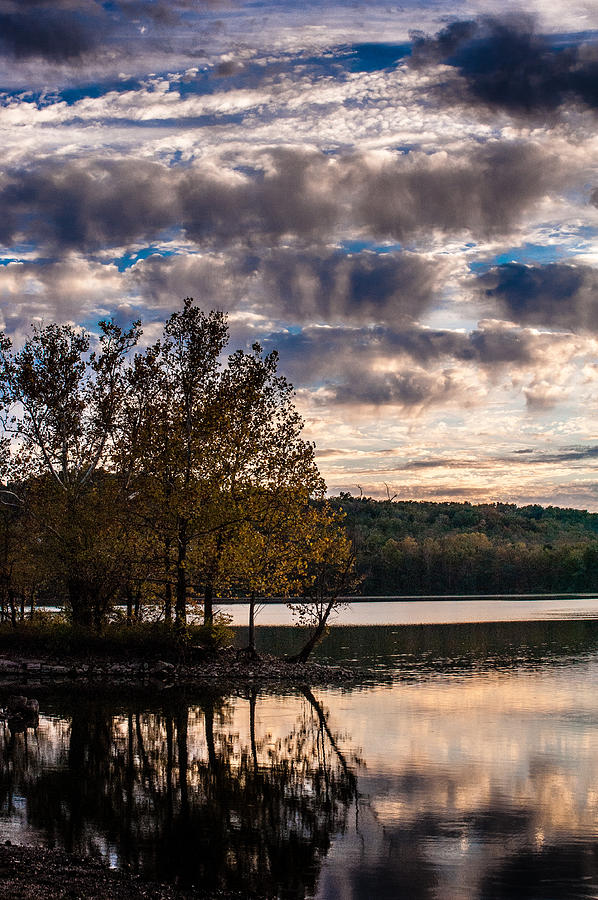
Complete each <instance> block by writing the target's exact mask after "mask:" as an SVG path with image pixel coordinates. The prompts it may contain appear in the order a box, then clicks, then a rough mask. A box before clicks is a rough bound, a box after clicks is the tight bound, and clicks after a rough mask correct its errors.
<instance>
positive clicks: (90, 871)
mask: <svg viewBox="0 0 598 900" xmlns="http://www.w3.org/2000/svg"><path fill="white" fill-rule="evenodd" d="M0 872H1V873H2V895H3V897H5V898H7V900H63V898H64V900H67V898H69V900H72V898H73V897H75V898H85V900H142V898H147V900H191V898H195V900H250V898H251V900H259V898H258V897H257V896H256V895H252V894H247V893H246V892H244V893H243V894H239V893H234V892H232V893H231V892H229V891H218V892H217V893H216V894H214V893H213V892H206V891H202V889H201V887H199V886H194V885H192V886H189V887H182V886H181V887H179V886H178V885H170V884H167V883H160V882H156V881H151V880H146V879H144V878H143V876H141V875H136V874H134V873H132V872H127V871H124V870H116V869H111V868H109V866H108V865H107V864H106V863H105V862H104V861H102V860H97V859H93V858H91V857H81V856H77V855H75V854H72V853H67V852H66V851H64V850H58V849H54V848H49V847H43V846H40V845H29V844H13V843H12V842H11V841H6V842H4V843H1V844H0ZM262 900H263V898H262Z"/></svg>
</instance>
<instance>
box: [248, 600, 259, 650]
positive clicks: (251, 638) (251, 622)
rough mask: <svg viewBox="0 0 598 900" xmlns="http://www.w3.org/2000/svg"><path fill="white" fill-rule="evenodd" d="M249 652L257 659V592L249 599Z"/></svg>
mask: <svg viewBox="0 0 598 900" xmlns="http://www.w3.org/2000/svg"><path fill="white" fill-rule="evenodd" d="M247 650H248V652H249V655H250V656H252V657H253V658H256V657H257V650H256V648H255V591H252V592H251V596H250V598H249V640H248V643H247Z"/></svg>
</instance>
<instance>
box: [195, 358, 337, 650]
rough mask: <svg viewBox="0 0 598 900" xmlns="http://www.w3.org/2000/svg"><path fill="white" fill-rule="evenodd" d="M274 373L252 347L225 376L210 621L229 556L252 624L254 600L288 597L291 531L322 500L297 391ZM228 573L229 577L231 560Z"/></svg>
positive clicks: (207, 599) (207, 598) (207, 602)
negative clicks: (274, 595) (314, 502)
mask: <svg viewBox="0 0 598 900" xmlns="http://www.w3.org/2000/svg"><path fill="white" fill-rule="evenodd" d="M277 366H278V353H277V352H276V351H273V352H271V353H268V354H266V355H263V354H262V349H261V347H260V345H259V344H254V345H253V347H252V350H251V353H246V352H244V351H242V350H239V351H237V352H236V353H233V354H232V355H231V356H230V357H229V359H228V364H227V366H226V368H225V369H224V371H223V372H222V376H221V380H220V389H219V400H218V408H219V410H220V414H221V416H222V421H221V423H220V427H219V429H218V433H217V435H216V440H217V448H218V458H219V460H220V466H221V469H220V493H219V502H217V503H215V504H214V512H215V514H216V519H215V521H214V522H213V525H212V532H213V534H215V535H216V536H215V540H213V541H212V542H211V544H210V543H209V542H208V547H209V546H211V547H212V555H211V558H210V559H209V561H208V563H207V565H206V566H205V568H204V580H205V591H204V609H205V620H206V622H210V621H211V619H212V613H213V610H212V600H213V595H214V584H215V579H216V576H217V574H218V572H219V571H222V570H223V565H222V563H223V559H224V557H225V556H226V555H227V554H228V555H229V557H230V555H231V553H232V554H233V555H236V557H237V563H236V565H235V566H234V568H235V569H236V571H237V572H239V577H238V578H237V579H236V581H237V586H240V587H241V589H242V590H244V591H246V592H247V593H248V594H249V597H250V610H251V613H250V618H251V619H252V622H253V613H254V611H255V597H256V595H260V594H262V595H263V594H264V593H270V592H271V591H273V590H274V591H275V592H280V593H285V591H286V588H287V587H288V583H289V572H290V570H291V569H292V567H293V565H295V564H296V554H295V555H294V556H293V558H292V559H291V558H290V556H289V550H290V548H292V546H293V541H292V535H291V529H292V527H293V526H294V525H296V524H297V519H298V516H299V515H300V513H301V511H303V510H305V509H306V508H307V505H308V503H309V500H310V499H311V498H320V499H321V498H322V497H323V494H324V490H325V485H324V482H323V480H322V477H321V475H320V473H319V471H318V468H317V465H316V462H315V458H314V446H313V444H311V443H310V442H308V441H306V440H304V438H303V437H302V434H301V432H302V429H303V420H302V419H301V416H300V415H299V413H298V412H297V410H296V408H295V406H294V402H293V399H294V391H293V387H292V385H291V384H290V383H289V382H288V381H287V380H286V378H284V377H283V376H281V375H279V374H278V371H277ZM239 550H240V553H239ZM226 568H228V570H229V571H230V569H231V564H230V561H229V562H228V565H227V566H226V567H224V569H225V570H226ZM252 635H253V629H252V628H250V637H251V636H252ZM253 650H255V647H253Z"/></svg>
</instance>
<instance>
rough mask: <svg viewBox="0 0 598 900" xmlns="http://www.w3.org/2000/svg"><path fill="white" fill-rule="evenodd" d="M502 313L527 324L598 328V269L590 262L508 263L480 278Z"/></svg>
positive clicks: (488, 295)
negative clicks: (568, 263)
mask: <svg viewBox="0 0 598 900" xmlns="http://www.w3.org/2000/svg"><path fill="white" fill-rule="evenodd" d="M478 282H479V285H480V288H481V292H482V294H483V296H484V297H486V298H487V299H489V300H492V301H493V302H495V303H496V304H497V306H498V308H499V310H500V311H501V313H502V314H504V315H506V316H508V318H509V319H511V320H513V321H515V322H520V323H523V324H527V325H542V326H545V327H549V328H561V329H567V330H571V331H578V330H589V331H596V330H597V329H598V272H597V271H596V269H593V268H592V267H591V266H584V265H567V264H565V263H549V264H547V265H544V266H526V265H522V264H521V263H515V262H513V263H506V264H504V265H500V266H495V267H494V268H492V269H491V270H490V271H489V272H487V273H485V274H484V275H481V276H480V277H479V279H478Z"/></svg>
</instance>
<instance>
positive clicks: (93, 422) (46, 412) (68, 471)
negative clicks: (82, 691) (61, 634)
mask: <svg viewBox="0 0 598 900" xmlns="http://www.w3.org/2000/svg"><path fill="white" fill-rule="evenodd" d="M99 329H100V333H99V337H98V339H97V347H96V349H95V350H93V351H92V352H91V353H90V352H89V351H90V345H91V339H90V336H89V335H88V334H87V333H85V332H82V331H78V330H76V329H75V328H73V327H72V326H70V325H56V324H51V325H47V326H44V327H41V326H34V327H33V333H32V335H31V337H30V338H28V339H27V341H26V342H25V344H24V346H23V347H22V348H21V349H20V350H19V351H16V352H15V351H14V350H13V348H12V344H11V341H10V339H9V338H7V337H6V336H5V335H0V408H1V423H2V425H3V427H4V431H5V433H6V434H7V435H10V436H11V437H12V448H11V452H10V454H9V456H8V457H7V459H6V466H5V468H6V473H5V478H6V481H5V484H6V488H5V490H4V492H3V496H4V499H5V500H7V501H8V502H11V503H17V504H20V505H21V506H22V508H23V509H24V511H25V512H26V514H27V515H28V516H29V517H31V518H32V519H34V520H35V522H36V525H37V527H38V528H39V531H40V534H41V535H42V537H43V539H44V542H45V546H44V547H42V548H40V549H41V550H42V551H43V550H44V549H45V551H46V552H48V553H51V554H53V556H54V558H55V560H56V568H57V570H58V571H59V573H60V576H61V579H62V581H63V583H64V585H65V588H66V590H67V593H68V599H69V604H70V609H71V613H72V616H73V621H75V622H76V623H78V624H81V625H92V624H93V625H95V626H96V627H97V628H99V627H101V624H102V622H103V619H104V616H105V613H106V610H107V607H108V604H109V602H110V600H111V598H112V597H113V596H114V587H113V583H112V581H113V579H112V576H113V575H114V567H113V565H112V563H116V567H117V568H118V565H119V562H117V560H118V559H119V558H120V557H121V556H122V549H123V541H122V534H121V533H119V535H118V538H116V534H115V532H114V529H113V530H112V531H108V532H107V531H106V529H105V528H104V527H103V526H104V525H105V521H106V518H110V516H109V514H108V506H110V508H111V509H114V508H115V504H119V503H122V502H123V496H122V492H121V491H119V489H118V485H117V481H116V480H115V479H114V478H113V479H110V478H107V477H106V473H105V471H104V467H109V464H110V456H111V449H112V447H111V443H112V438H113V433H114V427H115V423H116V419H117V415H118V411H119V408H120V405H121V404H122V402H123V397H124V393H125V389H126V382H125V377H124V367H125V362H126V358H127V355H128V353H129V351H130V350H131V348H132V347H133V346H134V345H135V344H136V342H137V340H138V339H139V336H140V333H141V332H140V328H139V323H134V324H133V325H132V326H131V328H129V329H127V330H123V329H121V328H120V327H119V326H118V325H116V324H115V323H114V322H105V321H104V322H100V323H99ZM9 484H10V485H12V488H11V489H9V488H8V485H9ZM19 486H20V487H19ZM25 487H26V488H27V490H24V488H25ZM98 515H101V519H100V520H98V518H97V516H98ZM117 521H118V520H115V519H114V518H111V522H112V524H113V525H114V524H115V522H117ZM122 521H124V520H123V519H122V518H121V522H122ZM116 531H117V532H120V529H119V528H118V525H116ZM111 537H112V538H115V539H116V542H113V543H112V544H111V546H110V548H109V549H108V552H107V553H106V543H107V541H109V539H110V538H111ZM91 559H94V564H93V565H92V566H88V565H86V561H89V560H91Z"/></svg>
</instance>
